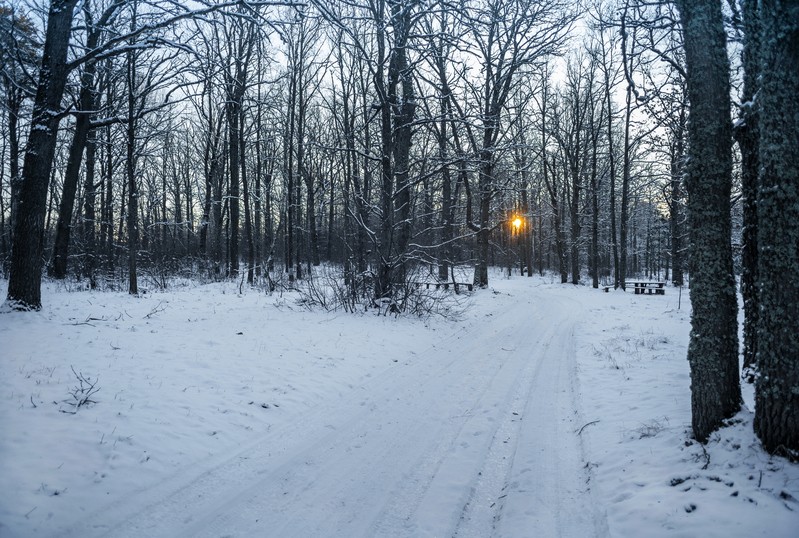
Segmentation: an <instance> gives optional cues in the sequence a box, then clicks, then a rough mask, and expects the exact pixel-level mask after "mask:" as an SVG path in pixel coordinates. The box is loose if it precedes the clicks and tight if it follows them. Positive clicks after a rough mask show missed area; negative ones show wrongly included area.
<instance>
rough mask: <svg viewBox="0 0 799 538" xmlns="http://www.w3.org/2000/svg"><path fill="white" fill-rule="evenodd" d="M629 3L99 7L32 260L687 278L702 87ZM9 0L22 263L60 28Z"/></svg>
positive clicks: (92, 13)
mask: <svg viewBox="0 0 799 538" xmlns="http://www.w3.org/2000/svg"><path fill="white" fill-rule="evenodd" d="M61 4H62V3H61V2H53V3H52V6H53V7H57V6H59V5H61ZM63 4H65V5H67V4H70V2H65V3H63ZM72 4H74V2H73V3H72ZM619 7H620V6H617V5H611V4H609V3H606V4H605V5H601V4H598V5H597V6H596V7H594V8H591V9H590V10H588V11H587V12H586V11H576V10H575V7H574V5H573V3H570V2H562V1H559V0H558V1H554V0H550V1H545V2H540V1H531V0H514V1H498V0H497V1H493V2H491V1H482V0H480V1H469V2H449V1H443V0H442V1H439V2H433V3H422V2H410V1H405V2H399V1H396V2H394V1H375V2H362V3H360V4H359V3H357V2H356V3H353V2H310V3H303V4H296V5H280V2H266V3H265V2H233V3H230V4H229V5H220V4H217V5H213V4H209V5H207V6H205V7H204V8H203V9H197V10H195V11H194V12H191V11H187V10H186V9H185V8H182V7H180V6H177V5H173V4H165V3H162V2H159V3H150V2H145V1H141V0H139V1H127V2H120V1H106V2H85V3H82V4H81V6H80V11H78V12H76V13H75V14H74V18H73V20H72V21H71V22H70V25H71V26H70V28H71V30H70V32H69V33H68V39H69V48H68V51H67V53H66V54H67V57H66V68H65V69H64V70H63V73H61V75H63V77H64V80H63V82H64V85H65V89H64V91H63V94H62V97H61V99H60V100H59V101H58V102H59V106H58V108H59V111H58V119H59V120H60V124H59V129H58V130H57V133H51V134H54V136H55V139H54V141H53V144H54V146H53V159H52V163H53V165H52V167H51V168H50V169H49V170H47V171H44V170H42V171H41V174H45V173H46V174H47V177H45V178H39V180H40V181H42V182H44V183H46V187H45V192H46V200H45V201H44V202H42V209H44V212H43V214H42V224H41V230H40V235H41V237H42V240H41V252H31V253H29V254H26V256H29V255H34V256H35V258H36V262H35V263H36V265H41V266H43V267H46V271H47V273H48V274H49V275H50V276H51V277H53V278H58V279H61V278H66V277H67V276H69V275H74V276H78V277H80V278H84V279H86V281H87V282H89V283H90V284H91V285H96V284H97V282H106V283H108V282H111V283H114V282H120V281H123V282H127V284H128V286H129V289H130V290H131V291H132V292H134V293H135V292H136V290H137V280H138V279H137V274H138V273H137V272H138V271H141V270H144V271H145V272H147V274H148V275H151V276H152V275H164V274H170V273H180V272H187V271H189V272H193V273H195V274H197V273H201V274H202V275H203V276H206V275H207V276H211V277H213V278H225V277H236V276H237V275H238V274H239V272H240V271H241V272H246V275H247V276H246V278H247V281H248V282H258V281H259V279H260V280H263V279H265V278H269V279H280V278H284V277H285V278H290V279H294V278H303V276H304V275H306V274H308V272H309V271H310V268H311V267H312V266H315V265H319V264H320V263H321V262H323V261H324V262H330V263H334V264H338V265H340V266H341V267H343V268H345V269H346V271H347V273H348V274H350V273H351V274H352V275H364V274H368V275H370V277H371V278H370V279H369V282H373V283H374V293H375V295H376V296H378V297H380V296H385V295H387V294H390V293H391V288H392V286H393V285H395V284H396V283H397V282H401V281H402V280H403V278H404V276H403V275H404V274H405V273H406V272H407V271H408V270H409V266H410V267H413V268H418V267H420V266H422V267H427V268H428V270H429V271H431V272H432V273H433V274H434V275H435V276H437V277H438V278H441V279H450V278H452V277H451V270H452V267H453V266H468V267H472V266H474V267H476V268H477V270H476V272H475V275H476V276H475V281H476V284H478V285H483V286H484V285H486V284H487V278H488V275H487V267H488V265H507V266H509V267H513V268H516V270H523V271H526V272H527V274H532V273H533V272H539V273H543V272H544V271H548V270H554V271H557V272H558V274H560V276H561V279H562V280H563V281H564V282H566V281H570V282H574V283H577V282H579V281H581V279H582V280H585V279H588V280H589V281H591V282H592V283H593V285H594V286H598V285H599V283H600V282H603V283H607V284H610V285H615V286H624V282H625V278H626V276H627V275H628V274H636V275H637V274H647V275H651V276H657V277H659V278H673V279H674V281H675V282H678V283H679V282H681V281H682V271H683V265H684V263H683V261H682V260H683V258H684V254H683V251H684V249H685V241H684V239H683V237H684V235H685V231H684V226H683V224H684V219H685V217H684V211H682V207H683V205H684V199H683V198H684V197H683V196H682V194H681V191H680V185H679V177H680V170H679V163H680V162H681V158H682V155H681V152H682V151H683V143H682V140H683V138H684V133H683V131H684V124H685V105H684V102H685V99H684V95H683V93H684V92H683V86H684V84H683V81H682V80H681V78H680V76H679V73H678V71H677V70H675V69H674V68H673V67H671V66H668V65H665V66H663V65H658V62H657V58H656V57H655V56H654V55H653V54H652V52H651V50H652V49H654V48H655V47H656V46H657V43H658V42H659V41H662V40H664V39H665V40H667V41H670V40H676V39H677V37H676V36H677V33H675V30H674V28H671V29H659V30H658V31H657V32H656V34H657V35H655V34H653V33H652V32H649V33H647V32H644V31H641V30H640V29H638V27H637V26H636V27H634V28H633V30H632V31H631V30H630V29H629V28H630V26H631V25H633V24H634V23H633V19H632V17H631V15H630V14H629V13H628V12H626V11H624V10H620V9H619ZM72 9H74V7H73V8H72ZM0 15H1V16H2V29H3V30H2V31H3V43H4V45H5V46H4V47H3V50H4V52H3V53H2V68H3V71H2V73H3V78H2V92H3V98H4V99H3V101H4V105H5V106H4V108H3V112H2V114H3V117H2V119H3V122H2V124H3V127H2V128H3V145H2V147H1V148H0V150H2V152H3V161H4V162H6V163H9V164H8V166H6V167H4V168H3V169H2V174H0V178H2V189H0V192H1V193H2V198H0V204H2V205H1V206H0V215H2V218H1V219H0V227H1V228H0V235H1V236H2V243H1V244H0V249H2V250H1V251H0V256H2V259H3V260H4V264H3V265H4V269H5V271H6V272H8V271H9V269H10V266H11V243H12V240H13V234H14V226H13V222H14V219H15V218H17V217H16V213H17V211H15V207H16V204H17V202H16V201H17V200H18V199H19V193H20V186H21V184H22V182H23V179H22V178H23V175H24V174H23V170H22V167H21V166H20V161H21V160H22V157H23V155H24V153H25V152H24V151H23V149H22V148H25V147H26V145H27V147H28V148H31V144H36V143H37V141H36V140H34V139H33V138H29V134H30V133H35V132H36V130H37V129H38V128H35V122H34V120H33V119H32V116H33V112H34V109H35V105H36V103H35V102H36V92H37V71H39V70H40V69H41V58H42V54H43V52H44V50H43V44H44V41H45V39H46V37H47V36H46V35H45V34H44V30H43V26H42V19H43V18H44V17H45V15H46V14H45V13H42V12H38V11H36V10H35V9H34V8H33V6H25V5H22V6H20V5H19V4H15V5H14V6H5V7H4V8H2V11H0ZM625 24H626V25H627V26H625ZM635 24H638V23H635ZM675 61H677V62H679V61H680V60H679V58H677V59H676V60H675ZM50 82H52V81H50ZM655 90H656V91H655ZM649 91H651V92H652V95H651V96H650V95H648V94H647V95H644V93H646V92H649ZM675 112H676V114H677V117H676V118H675V117H673V114H674V113H675ZM680 117H682V119H680ZM34 128H35V129H34ZM48 128H50V127H48ZM53 130H54V131H55V127H53ZM42 132H44V131H43V130H42ZM34 152H35V153H37V154H38V153H39V152H38V151H37V150H35V149H34ZM37 173H38V172H37ZM511 216H513V217H512V218H511ZM516 216H519V217H520V218H521V225H520V226H519V227H513V226H512V225H511V222H512V221H513V220H514V219H515V218H516ZM28 263H34V262H33V261H32V260H29V261H28ZM21 300H22V298H21ZM32 302H33V303H35V302H36V301H32Z"/></svg>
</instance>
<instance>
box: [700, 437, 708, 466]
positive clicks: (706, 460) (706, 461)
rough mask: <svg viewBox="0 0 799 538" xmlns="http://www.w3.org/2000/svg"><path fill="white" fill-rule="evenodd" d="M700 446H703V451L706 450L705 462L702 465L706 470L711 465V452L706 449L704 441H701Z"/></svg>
mask: <svg viewBox="0 0 799 538" xmlns="http://www.w3.org/2000/svg"><path fill="white" fill-rule="evenodd" d="M699 446H700V447H702V452H704V454H705V464H704V465H703V466H702V470H703V471H704V470H706V469H707V468H708V466H709V465H710V454H708V453H707V450H706V449H705V445H703V444H702V443H699Z"/></svg>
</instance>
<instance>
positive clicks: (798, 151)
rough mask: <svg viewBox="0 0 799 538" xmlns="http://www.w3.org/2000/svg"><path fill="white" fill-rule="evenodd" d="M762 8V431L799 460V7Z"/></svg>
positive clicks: (758, 406)
mask: <svg viewBox="0 0 799 538" xmlns="http://www.w3.org/2000/svg"><path fill="white" fill-rule="evenodd" d="M760 6H761V23H762V33H761V47H762V53H761V72H762V73H764V75H765V74H768V76H763V77H761V87H760V92H759V94H758V101H759V104H760V152H759V155H760V190H759V193H758V197H757V208H758V213H757V218H758V236H757V240H758V276H759V278H760V282H759V289H758V293H759V300H760V309H759V317H758V325H757V327H758V331H757V333H758V352H757V366H758V370H759V375H758V376H757V381H756V392H755V432H756V433H757V435H758V437H760V440H761V441H762V442H763V446H764V447H765V448H766V450H768V451H769V452H771V453H778V454H782V455H785V456H788V457H789V458H791V459H794V460H797V459H799V332H797V331H796V320H797V319H799V282H797V281H796V279H795V278H794V277H795V275H796V274H797V272H799V249H797V245H799V100H797V95H799V70H797V68H796V67H797V65H799V2H797V0H789V1H782V2H779V1H776V0H763V1H761V3H760Z"/></svg>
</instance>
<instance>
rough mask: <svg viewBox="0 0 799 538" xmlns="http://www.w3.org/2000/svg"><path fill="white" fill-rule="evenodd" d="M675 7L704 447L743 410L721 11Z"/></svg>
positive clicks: (697, 421) (690, 4)
mask: <svg viewBox="0 0 799 538" xmlns="http://www.w3.org/2000/svg"><path fill="white" fill-rule="evenodd" d="M678 7H679V10H680V19H681V22H682V26H683V35H684V41H685V56H686V64H687V79H688V80H687V81H688V98H689V101H690V104H691V111H690V115H691V119H690V122H689V129H688V136H689V150H688V151H689V155H690V159H689V161H688V165H687V182H686V184H687V187H688V197H689V198H688V203H689V213H690V221H691V239H692V241H691V243H692V244H691V252H690V259H691V303H692V305H693V314H692V316H691V336H690V343H689V345H688V362H689V364H690V367H691V411H692V426H693V432H694V436H695V437H696V439H697V440H698V441H700V442H702V443H704V442H706V441H707V440H708V437H709V436H710V434H711V433H712V432H713V431H714V430H716V429H717V428H719V427H720V426H721V425H722V421H723V420H724V419H726V418H729V417H731V416H732V415H734V414H735V413H736V412H738V410H739V408H740V405H741V389H740V383H739V378H738V331H737V304H736V297H735V277H734V275H733V267H732V248H731V245H730V233H731V219H730V193H731V187H732V154H731V142H732V122H731V120H730V98H729V95H730V83H729V61H728V59H727V50H726V46H727V40H726V34H725V32H724V25H723V20H722V14H721V4H720V3H719V2H718V1H714V0H690V1H689V0H680V1H679V2H678ZM786 65H788V64H786ZM797 222H799V221H797ZM794 245H795V243H794ZM781 291H782V290H781ZM798 298H799V297H796V296H794V297H792V298H791V299H792V300H796V299H798ZM796 304H799V303H796Z"/></svg>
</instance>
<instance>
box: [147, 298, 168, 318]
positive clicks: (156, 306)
mask: <svg viewBox="0 0 799 538" xmlns="http://www.w3.org/2000/svg"><path fill="white" fill-rule="evenodd" d="M162 304H164V302H163V301H158V304H157V305H155V308H153V309H152V310H151V311H150V313H149V314H147V315H146V316H144V317H145V318H146V319H150V316H154V315H155V314H158V313H159V312H163V311H164V310H166V307H163V308H159V307H160V306H161V305H162Z"/></svg>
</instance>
